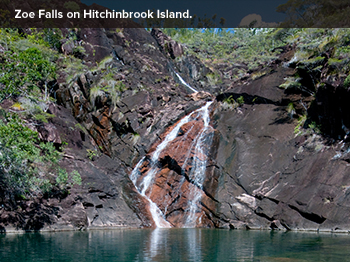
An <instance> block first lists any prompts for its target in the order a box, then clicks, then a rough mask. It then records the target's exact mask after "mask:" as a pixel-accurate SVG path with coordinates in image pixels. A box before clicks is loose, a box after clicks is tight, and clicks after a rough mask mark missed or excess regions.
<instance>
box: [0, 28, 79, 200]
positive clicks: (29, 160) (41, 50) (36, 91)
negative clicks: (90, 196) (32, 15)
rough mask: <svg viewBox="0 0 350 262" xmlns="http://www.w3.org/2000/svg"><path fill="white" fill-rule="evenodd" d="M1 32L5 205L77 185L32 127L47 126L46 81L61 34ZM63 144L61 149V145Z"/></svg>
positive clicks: (0, 154)
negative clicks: (6, 102)
mask: <svg viewBox="0 0 350 262" xmlns="http://www.w3.org/2000/svg"><path fill="white" fill-rule="evenodd" d="M28 30H29V31H28V33H26V34H23V33H21V32H19V30H17V29H0V45H1V47H2V48H3V49H5V51H4V52H2V53H0V62H1V64H0V103H1V102H3V101H4V100H6V99H7V100H9V101H11V103H12V106H11V108H10V111H13V113H10V112H8V111H9V110H3V109H1V114H0V188H1V190H4V189H6V191H5V195H6V196H7V197H8V199H10V200H14V199H16V198H18V197H20V198H21V199H27V198H30V197H35V196H43V195H45V194H50V193H51V192H53V191H57V190H60V191H61V192H68V189H69V187H71V186H73V185H74V184H81V177H80V175H79V173H78V172H77V171H73V172H71V173H68V172H67V171H66V170H65V169H63V168H61V167H60V166H59V160H60V158H61V154H62V153H61V152H60V151H62V148H57V146H56V147H55V146H54V145H53V143H50V142H46V143H45V142H42V141H40V139H39V135H38V133H37V132H36V131H33V130H32V129H31V128H29V127H31V126H35V125H37V124H42V123H47V122H48V120H49V119H50V118H53V117H55V115H53V114H50V113H48V112H47V110H48V105H49V103H51V102H52V101H54V99H53V98H51V97H50V92H49V89H50V88H51V86H50V81H52V80H54V79H55V78H56V71H57V64H56V62H57V60H58V58H59V56H60V54H59V53H58V52H57V50H59V49H60V45H61V44H60V39H61V38H62V33H61V31H60V30H58V29H42V30H40V29H28ZM63 144H64V143H62V145H63Z"/></svg>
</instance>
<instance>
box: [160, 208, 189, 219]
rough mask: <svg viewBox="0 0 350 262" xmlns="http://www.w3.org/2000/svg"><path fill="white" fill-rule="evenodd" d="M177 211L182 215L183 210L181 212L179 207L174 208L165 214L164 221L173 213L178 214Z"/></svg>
mask: <svg viewBox="0 0 350 262" xmlns="http://www.w3.org/2000/svg"><path fill="white" fill-rule="evenodd" d="M178 211H180V212H182V213H184V212H185V210H183V208H181V207H179V208H176V209H173V210H171V211H170V212H169V213H167V214H166V215H165V219H167V218H168V217H170V216H171V215H172V214H173V213H175V212H178Z"/></svg>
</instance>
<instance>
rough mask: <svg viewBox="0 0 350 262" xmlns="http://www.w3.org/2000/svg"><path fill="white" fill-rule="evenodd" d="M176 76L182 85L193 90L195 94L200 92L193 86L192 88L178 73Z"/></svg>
mask: <svg viewBox="0 0 350 262" xmlns="http://www.w3.org/2000/svg"><path fill="white" fill-rule="evenodd" d="M174 72H175V71H174ZM175 74H176V76H177V78H178V79H179V80H180V82H181V84H183V85H184V86H187V87H188V88H189V89H191V90H192V91H193V92H195V93H197V92H198V91H197V90H196V89H194V88H193V87H192V86H190V85H189V84H187V83H186V82H185V80H183V79H182V77H181V76H180V75H179V74H178V73H176V72H175Z"/></svg>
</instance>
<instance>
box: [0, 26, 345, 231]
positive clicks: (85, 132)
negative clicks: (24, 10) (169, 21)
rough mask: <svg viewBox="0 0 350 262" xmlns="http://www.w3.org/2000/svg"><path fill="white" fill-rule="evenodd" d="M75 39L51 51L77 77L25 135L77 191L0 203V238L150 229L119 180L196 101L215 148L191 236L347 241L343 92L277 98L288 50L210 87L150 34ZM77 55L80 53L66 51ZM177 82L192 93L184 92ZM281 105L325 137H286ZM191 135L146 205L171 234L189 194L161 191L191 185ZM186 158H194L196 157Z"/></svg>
mask: <svg viewBox="0 0 350 262" xmlns="http://www.w3.org/2000/svg"><path fill="white" fill-rule="evenodd" d="M65 33H66V34H67V35H69V32H68V31H67V32H65ZM74 34H75V35H76V40H74V41H69V40H68V37H67V40H66V41H64V42H63V45H62V49H63V52H64V53H65V55H66V56H70V55H72V54H75V55H76V56H77V57H79V58H80V59H81V62H82V63H83V64H84V67H83V68H82V69H79V68H78V67H79V66H78V65H75V67H76V68H70V67H68V66H67V67H66V68H65V67H64V66H62V67H61V69H60V71H59V77H58V78H57V83H56V84H54V85H53V88H52V90H51V96H52V97H54V98H55V99H56V103H51V104H50V106H49V109H48V113H51V114H54V115H55V117H53V118H50V119H49V121H48V123H40V124H39V125H37V126H36V127H35V128H36V130H37V131H38V132H39V134H40V137H41V139H42V140H43V141H50V142H54V143H55V144H56V145H57V146H62V145H63V146H64V154H63V159H62V160H61V165H62V166H63V167H65V168H66V169H67V170H68V171H71V170H78V171H79V173H80V174H81V177H82V185H81V186H77V185H75V186H74V187H72V188H70V190H69V194H65V195H60V194H58V195H51V196H50V197H43V198H37V199H34V200H30V201H29V200H28V201H24V200H19V201H18V202H17V207H16V208H13V206H10V205H8V204H7V203H6V200H4V199H2V200H1V201H2V203H3V205H4V206H3V207H2V208H1V209H0V217H1V221H0V226H1V230H3V231H9V230H12V229H26V230H39V229H40V230H67V229H86V228H100V227H103V228H108V227H149V226H154V222H153V220H152V217H151V214H149V212H148V211H147V209H146V208H145V207H146V205H147V203H146V202H145V199H143V198H142V197H141V196H140V195H139V194H138V193H137V190H136V189H135V187H134V185H133V183H132V182H131V180H130V179H129V174H130V173H131V171H132V169H133V168H134V166H135V165H136V164H137V163H138V161H139V160H140V159H141V158H142V157H144V156H148V157H149V156H150V154H151V153H152V152H153V151H154V150H155V148H156V146H157V145H158V144H159V143H160V142H161V141H162V140H163V139H164V137H165V136H166V134H167V133H169V132H170V130H171V128H172V126H173V125H174V124H175V123H177V122H178V121H179V120H180V119H182V118H183V117H184V116H186V115H188V114H189V113H190V112H192V111H194V110H196V109H198V108H200V107H202V106H203V105H204V104H205V103H206V101H207V100H216V101H215V102H214V103H213V104H212V106H211V107H210V108H211V126H212V127H213V133H214V137H213V140H212V141H213V142H212V144H211V147H210V150H208V151H207V156H208V157H209V160H208V162H207V170H206V180H205V182H204V185H203V193H202V194H203V197H202V200H201V203H200V205H201V207H202V211H201V212H202V213H200V212H198V214H197V216H198V217H203V218H204V219H202V220H201V223H199V224H198V226H203V227H225V228H264V229H285V230H289V229H293V230H296V229H305V230H318V229H320V230H332V231H347V230H349V225H350V221H349V209H348V207H347V197H348V187H349V185H350V181H349V179H350V178H349V177H348V176H347V174H348V173H349V167H348V163H349V157H348V155H347V153H348V150H347V148H348V146H347V143H346V141H345V142H344V141H341V139H342V138H344V136H347V133H346V131H344V130H346V129H344V128H342V126H346V125H347V121H348V120H347V116H348V115H347V114H346V113H345V112H346V111H347V107H346V103H345V100H346V99H345V98H346V97H347V96H348V91H347V90H346V89H341V88H340V87H339V86H341V84H339V85H338V86H336V85H335V84H334V83H335V82H332V81H330V82H328V84H327V86H326V88H324V89H322V88H321V89H318V91H317V92H316V94H315V97H316V100H315V98H314V96H310V95H309V93H302V92H294V91H293V92H290V90H288V91H289V92H286V91H285V90H283V89H281V88H280V86H281V85H282V84H283V83H284V82H285V78H286V77H290V76H292V75H293V74H295V70H296V69H293V68H290V67H286V66H285V65H286V64H288V62H289V61H290V60H291V59H292V57H293V54H294V50H293V49H292V48H291V47H288V48H285V49H284V50H283V52H282V54H281V55H280V57H279V59H278V60H277V61H275V62H274V63H271V64H266V66H265V68H263V70H264V72H265V73H264V74H262V75H261V76H260V77H254V78H253V77H250V76H249V75H248V76H244V77H242V78H241V79H240V81H235V83H234V84H232V82H231V81H230V80H229V79H226V80H224V81H223V82H222V83H220V85H219V86H213V85H212V83H211V82H210V79H209V75H210V73H211V70H212V69H209V68H208V67H206V66H205V65H204V64H203V63H202V62H201V61H199V59H197V58H195V57H194V56H189V55H184V54H183V47H182V46H181V45H180V44H178V43H176V42H175V41H173V40H171V39H170V38H168V37H167V36H165V35H164V34H162V32H161V31H158V30H154V31H153V32H152V33H149V32H147V31H145V30H144V29H123V30H115V29H114V30H112V29H81V30H77V31H74ZM77 46H80V47H83V48H84V52H80V53H79V52H78V53H77V52H76V51H74V50H76V49H75V47H77ZM57 63H58V64H60V63H61V64H64V63H63V62H62V61H60V60H58V61H57ZM241 66H242V65H239V64H237V65H233V66H230V67H229V68H230V70H231V71H235V70H236V69H237V68H239V67H241ZM213 67H214V66H213ZM223 67H224V68H223V70H226V69H227V68H225V66H223ZM235 67H237V68H235ZM176 72H177V73H179V74H180V75H181V76H182V78H183V79H184V80H185V81H186V82H187V83H189V84H190V85H191V86H192V87H193V88H195V89H196V90H198V91H200V92H198V93H193V91H191V89H189V88H188V87H186V86H185V85H183V84H182V83H181V80H180V79H179V78H178V77H177V75H176ZM253 73H254V72H253ZM255 73H256V72H255ZM305 79H306V78H305ZM338 90H339V91H338ZM330 93H331V94H332V95H333V97H331V96H330V95H329V94H330ZM338 93H339V94H340V95H338ZM338 97H342V99H343V100H342V101H343V102H341V105H342V106H340V107H337V106H335V105H336V104H337V101H338ZM233 101H240V103H236V102H235V103H232V102H233ZM311 101H316V102H314V103H311ZM290 103H294V104H295V108H294V109H293V110H294V111H293V112H294V114H300V115H301V112H302V111H305V110H306V109H305V108H307V109H308V111H309V115H310V116H311V117H313V118H315V119H320V121H321V122H322V124H323V125H322V126H324V127H327V126H329V128H328V129H327V128H326V129H325V130H323V131H324V132H323V135H321V134H320V133H317V132H314V131H313V130H312V129H308V130H306V129H305V130H304V129H298V130H297V131H300V132H297V133H299V135H296V134H295V130H296V126H297V124H298V122H297V119H296V116H295V115H293V114H292V113H291V111H290V110H288V107H289V105H290ZM12 104H13V102H11V101H4V102H3V104H2V105H1V106H2V108H4V109H10V108H11V105H12ZM339 108H340V109H339ZM339 110H340V111H339ZM333 119H334V121H335V122H334V125H333V124H332V123H333V122H331V121H333ZM327 121H328V122H327ZM202 126H203V123H201V122H200V121H199V122H198V121H197V122H196V121H193V122H189V123H188V124H187V125H186V126H184V127H183V128H182V129H181V132H180V134H179V136H178V138H177V139H176V140H174V142H172V143H173V147H171V148H170V149H169V150H167V151H164V152H162V154H161V156H160V158H161V160H162V161H160V163H161V169H162V171H161V172H159V174H158V175H157V176H156V178H155V181H156V183H155V185H156V186H155V188H154V190H153V196H152V198H153V199H154V202H157V203H158V206H159V207H160V209H163V210H165V209H166V208H165V207H164V206H163V205H164V202H169V203H171V204H172V206H171V208H169V209H168V210H167V213H166V214H165V215H166V217H167V218H169V220H170V221H171V222H172V224H173V225H178V226H179V225H182V222H181V221H182V220H183V218H181V214H182V213H184V210H185V209H186V206H185V204H184V203H185V201H184V200H183V199H186V198H188V197H190V194H187V195H186V194H183V195H182V194H179V193H178V192H177V193H176V192H172V191H171V190H172V189H173V188H177V186H178V185H179V181H180V180H181V178H182V177H183V176H184V177H186V176H187V179H186V181H187V182H186V183H185V184H184V185H181V187H182V189H183V192H186V191H189V190H188V188H190V187H191V184H192V185H193V184H194V183H193V181H191V179H188V172H189V170H190V169H191V166H188V167H187V169H186V168H185V170H181V169H179V167H180V166H181V165H182V163H183V161H184V155H185V154H188V153H187V152H185V151H186V150H185V149H186V148H190V143H191V141H192V140H193V139H192V140H191V139H189V140H184V139H183V136H181V134H183V133H184V132H187V131H188V130H190V129H191V130H192V131H193V133H192V134H191V133H189V134H188V137H190V138H191V137H192V138H193V137H195V135H196V132H198V130H200V128H202ZM186 136H187V135H186ZM339 137H340V139H339ZM345 138H347V137H345ZM173 148H176V149H177V151H176V150H173ZM189 154H190V156H189V157H192V158H193V157H194V154H195V153H194V152H193V151H191V153H189ZM186 157H188V156H186ZM143 170H144V171H143V172H146V171H145V170H147V165H146V164H145V166H144V167H143ZM179 221H180V222H179Z"/></svg>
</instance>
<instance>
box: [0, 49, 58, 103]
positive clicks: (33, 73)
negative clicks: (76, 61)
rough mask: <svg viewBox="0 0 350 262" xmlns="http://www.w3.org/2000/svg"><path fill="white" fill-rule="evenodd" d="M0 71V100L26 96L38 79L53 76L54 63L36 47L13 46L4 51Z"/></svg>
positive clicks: (46, 78)
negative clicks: (19, 47)
mask: <svg viewBox="0 0 350 262" xmlns="http://www.w3.org/2000/svg"><path fill="white" fill-rule="evenodd" d="M2 59H3V60H4V63H2V64H1V71H0V73H1V74H0V83H1V84H2V86H1V87H0V100H3V99H5V98H9V97H11V96H19V95H23V96H27V95H29V94H30V92H31V91H32V90H33V89H34V87H35V86H36V85H37V84H38V82H39V81H44V82H47V81H48V80H49V79H52V78H54V77H55V72H56V67H55V64H54V63H53V62H52V61H51V60H50V58H48V57H47V56H45V54H44V52H42V51H41V50H39V49H38V48H37V47H29V48H27V49H25V50H23V51H22V50H18V49H16V48H14V49H13V50H9V51H7V52H5V54H4V55H3V57H2Z"/></svg>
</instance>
